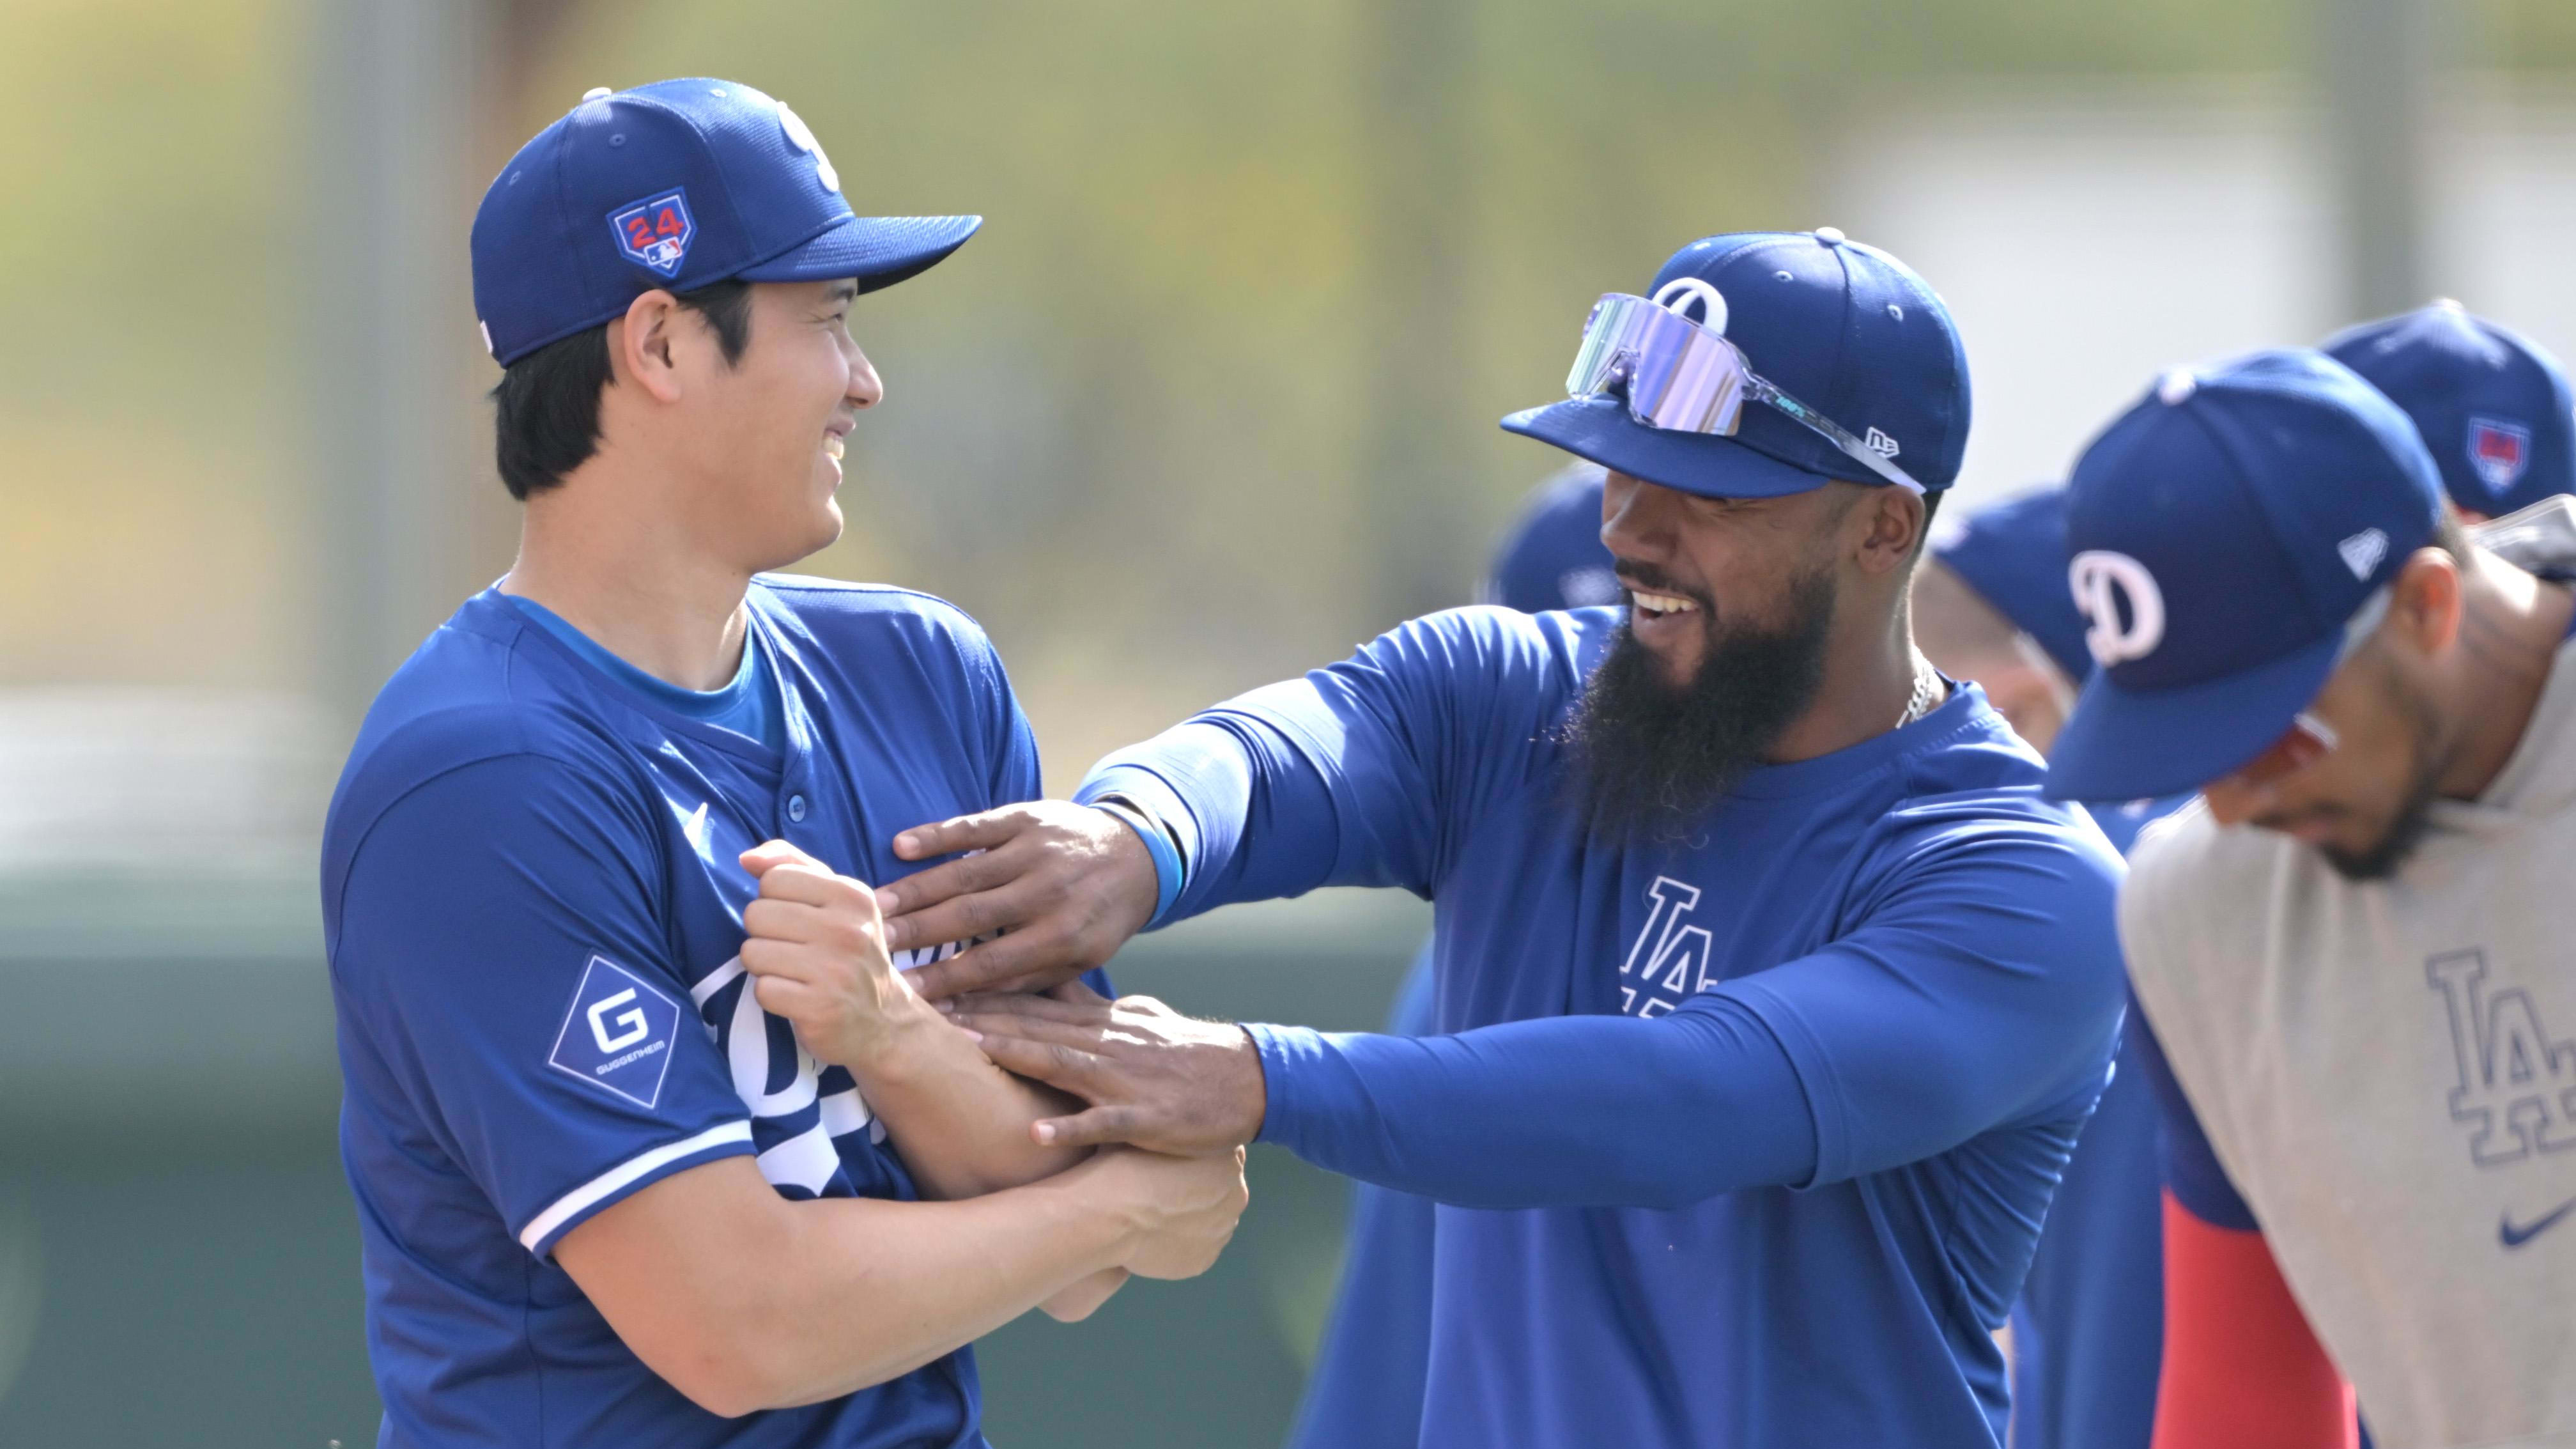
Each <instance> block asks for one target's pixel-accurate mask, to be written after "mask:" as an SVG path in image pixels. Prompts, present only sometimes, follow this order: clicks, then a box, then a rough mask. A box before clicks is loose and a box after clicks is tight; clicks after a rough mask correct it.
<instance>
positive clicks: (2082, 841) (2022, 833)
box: [1875, 698, 2123, 900]
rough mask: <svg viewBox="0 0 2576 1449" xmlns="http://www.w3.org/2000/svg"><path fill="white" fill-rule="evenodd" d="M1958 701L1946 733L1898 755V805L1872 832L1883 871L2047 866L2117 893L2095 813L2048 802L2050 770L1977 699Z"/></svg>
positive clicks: (2072, 880) (2113, 864)
mask: <svg viewBox="0 0 2576 1449" xmlns="http://www.w3.org/2000/svg"><path fill="white" fill-rule="evenodd" d="M1961 703H1962V707H1961V711H1960V716H1959V717H1958V718H1957V719H1956V720H1955V721H1953V722H1951V724H1950V727H1949V728H1947V729H1945V730H1942V731H1940V732H1938V733H1937V734H1935V735H1933V736H1932V737H1931V738H1929V739H1928V740H1926V741H1925V743H1923V744H1922V745H1920V746H1918V747H1917V748H1915V749H1913V750H1910V751H1907V752H1906V753H1905V755H1904V756H1903V757H1902V758H1901V761H1900V769H1901V776H1902V779H1901V784H1900V786H1899V788H1898V792H1897V793H1898V798H1897V799H1896V800H1895V801H1894V802H1893V803H1892V804H1890V805H1889V806H1888V808H1887V809H1886V811H1885V813H1884V814H1883V815H1882V816H1881V818H1880V820H1879V822H1878V824H1877V827H1876V832H1875V834H1876V839H1877V848H1878V852H1879V854H1880V856H1881V857H1882V859H1883V860H1885V861H1886V862H1887V864H1888V866H1889V868H1891V869H1896V870H1904V869H1908V868H1920V867H1939V868H1942V869H1952V868H1956V867H1958V866H1960V865H1963V864H1975V863H1980V862H1982V863H1991V864H1993V865H1995V866H1997V867H1998V868H2003V869H2009V870H2016V871H2018V870H2024V869H2028V868H2029V867H2030V866H2031V864H2032V863H2034V862H2036V861H2045V862H2047V864H2046V867H2045V869H2046V871H2047V873H2048V874H2049V875H2051V876H2053V877H2055V878H2057V879H2058V880H2060V881H2061V882H2064V883H2068V884H2076V885H2081V886H2083V887H2085V888H2087V889H2090V888H2093V887H2097V886H2098V887H2101V888H2102V889H2104V890H2105V891H2107V890H2113V889H2116V888H2117V886H2118V884H2119V881H2120V878H2121V876H2122V874H2123V866H2122V864H2121V860H2120V854H2119V852H2118V851H2117V850H2115V849H2113V848H2112V846H2111V842H2110V841H2109V840H2108V839H2107V838H2105V837H2104V835H2103V834H2102V829H2101V827H2100V826H2099V825H2097V824H2096V823H2095V822H2094V820H2093V817H2092V815H2091V814H2089V813H2088V812H2087V811H2086V810H2085V809H2084V807H2083V806H2081V805H2078V804H2076V803H2075V802H2073V801H2071V800H2056V799H2051V798H2050V797H2049V796H2048V795H2047V793H2046V792H2045V791H2044V790H2043V789H2042V788H2041V786H2042V784H2043V782H2044V781H2045V780H2046V778H2047V766H2046V765H2045V764H2043V763H2042V762H2041V760H2040V758H2039V757H2038V755H2036V754H2035V753H2033V752H2032V750H2031V748H2030V746H2029V745H2027V744H2025V743H2023V741H2022V739H2021V737H2020V736H2019V735H2016V734H2014V733H2013V732H2012V730H2011V728H2010V727H2009V726H2007V725H2006V724H2004V722H2003V719H2002V717H2001V716H2000V715H1998V714H1996V713H1995V712H1994V711H1993V709H1992V708H1991V707H1988V706H1986V705H1985V704H1984V702H1983V700H1982V698H1976V699H1969V700H1965V701H1962V702H1961ZM1938 722H1939V721H1938V719H1937V717H1936V719H1935V720H1930V721H1926V723H1938ZM2105 899H2106V900H2107V895H2106V897H2105Z"/></svg>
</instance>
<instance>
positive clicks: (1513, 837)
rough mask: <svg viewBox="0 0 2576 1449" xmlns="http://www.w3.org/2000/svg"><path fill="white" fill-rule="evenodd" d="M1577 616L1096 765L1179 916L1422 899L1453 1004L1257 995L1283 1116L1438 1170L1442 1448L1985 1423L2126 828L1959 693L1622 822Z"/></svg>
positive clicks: (2090, 1072) (1437, 1430)
mask: <svg viewBox="0 0 2576 1449" xmlns="http://www.w3.org/2000/svg"><path fill="white" fill-rule="evenodd" d="M1618 622H1619V615H1618V614H1617V612H1616V611H1614V610H1609V609H1592V610H1577V611H1572V612H1566V613H1550V614H1541V615H1536V616H1523V615H1518V614H1513V613H1510V612H1508V611H1503V610H1496V609H1470V610H1459V611H1454V612H1451V613H1445V614H1438V615H1433V616H1430V617H1429V618H1425V619H1421V620H1416V621H1414V622H1413V623H1410V624H1407V625H1405V626H1403V627H1401V628H1399V629H1396V630H1394V631H1392V632H1391V633H1389V634H1387V635H1385V636H1383V637H1381V638H1380V639H1378V640H1376V641H1374V642H1373V643H1371V644H1369V645H1368V646H1366V647H1365V648H1363V649H1362V650H1361V651H1360V653H1359V654H1358V655H1356V656H1355V657H1353V658H1352V659H1350V660H1347V661H1345V662H1343V663H1341V664H1338V665H1335V666H1332V667H1331V668H1327V669H1322V670H1317V671H1315V672H1314V673H1312V674H1310V675H1308V676H1306V677H1305V678H1304V679H1301V680H1296V681H1291V682H1288V683H1284V684H1279V685H1274V686H1271V687H1269V688H1266V689H1262V690H1257V691H1255V692H1253V693H1252V694H1249V695H1246V696H1243V697H1242V698H1240V699H1237V700H1234V701H1232V702H1230V703H1228V704H1225V705H1222V706H1219V707H1218V708H1216V709H1213V710H1210V711H1208V712H1206V713H1205V714H1202V715H1200V716H1199V717H1197V718H1196V719H1193V720H1191V721H1189V722H1187V723H1185V724H1183V725H1182V726H1180V727H1178V728H1177V729H1175V730H1173V731H1170V732H1168V733H1166V734H1165V735H1163V736H1161V737H1159V738H1157V739H1155V740H1153V741H1149V742H1147V743H1146V744H1144V745H1141V746H1138V747H1135V748H1133V749H1130V750H1126V751H1122V752H1120V753H1119V754H1117V755H1113V756H1112V757H1111V758H1110V759H1108V760H1106V761H1104V762H1103V763H1102V765H1101V766H1100V767H1099V768H1097V769H1096V770H1095V771H1094V772H1093V775H1092V777H1091V778H1090V779H1089V780H1087V781H1086V782H1085V784H1084V786H1083V789H1082V790H1081V792H1079V793H1080V797H1081V798H1086V799H1090V798H1097V797H1099V796H1101V795H1103V794H1108V793H1117V794H1122V795H1125V796H1127V797H1129V798H1130V799H1131V800H1134V801H1136V802H1138V803H1139V804H1141V805H1143V806H1144V807H1145V808H1146V809H1147V810H1148V811H1149V812H1150V813H1152V814H1154V815H1156V816H1157V817H1159V818H1160V819H1161V820H1162V821H1163V822H1164V823H1165V824H1166V825H1167V827H1168V828H1169V829H1170V830H1171V831H1172V833H1173V834H1174V836H1175V837H1176V839H1177V843H1178V844H1179V846H1180V848H1181V855H1182V857H1183V859H1184V860H1185V862H1186V865H1187V872H1188V874H1187V880H1186V883H1185V885H1184V887H1183V889H1182V891H1181V893H1180V896H1179V899H1178V900H1177V901H1176V903H1175V905H1174V908H1173V911H1172V916H1173V918H1179V917H1183V916H1187V915H1191V914H1195V913H1197V912H1201V911H1205V910H1209V909H1212V908H1214V907H1216V906H1219V905H1223V904H1226V903H1229V902H1233V901H1242V900H1252V899H1259V898H1265V897H1275V896H1286V895H1295V894H1299V893H1301V892H1303V891H1306V890H1309V889H1312V888H1314V887H1316V886H1320V885H1379V886H1395V887H1401V888H1404V889H1409V890H1413V891H1416V892H1419V893H1421V894H1423V895H1426V896H1428V897H1430V898H1431V899H1432V900H1433V901H1434V903H1435V908H1436V909H1435V916H1434V931H1433V956H1434V963H1435V971H1436V976H1437V995H1438V1011H1437V1017H1438V1024H1439V1027H1440V1029H1441V1031H1442V1032H1443V1033H1445V1034H1446V1035H1445V1036H1441V1037H1434V1038H1429V1039H1426V1040H1421V1041H1399V1040H1393V1039H1388V1038H1381V1037H1370V1036H1328V1035H1324V1034H1319V1033H1314V1032H1308V1031H1303V1030H1300V1029H1296V1028H1274V1027H1262V1028H1256V1029H1255V1033H1254V1034H1255V1037H1256V1040H1257V1041H1258V1042H1259V1044H1260V1046H1261V1048H1262V1062H1263V1068H1264V1070H1265V1072H1266V1074H1267V1077H1268V1083H1269V1101H1268V1116H1267V1119H1266V1121H1265V1124H1264V1127H1263V1136H1264V1138H1265V1139H1267V1140H1271V1141H1276V1142H1280V1143H1283V1144H1285V1145H1288V1146H1289V1147H1291V1148H1292V1149H1294V1150H1295V1151H1297V1152H1298V1153H1300V1154H1301V1155H1303V1156H1305V1157H1307V1158H1308V1159H1309V1160H1310V1161H1314V1162H1316V1163H1318V1164H1320V1165H1322V1166H1325V1167H1329V1168H1333V1169H1335V1170H1339V1171H1344V1172H1348V1173H1351V1174H1353V1175H1355V1176H1359V1177H1362V1178H1364V1179H1366V1180H1369V1181H1375V1182H1383V1183H1388V1184H1390V1185H1394V1186H1398V1187H1402V1188H1405V1189H1407V1190H1410V1191H1415V1192H1420V1193H1423V1194H1426V1195H1430V1196H1434V1197H1437V1198H1439V1199H1441V1200H1442V1202H1443V1203H1444V1206H1443V1207H1442V1209H1441V1216H1440V1224H1439V1233H1438V1245H1437V1249H1436V1254H1437V1257H1436V1265H1437V1266H1436V1270H1435V1290H1434V1303H1433V1322H1432V1347H1431V1364H1430V1373H1429V1378H1428V1381H1427V1385H1426V1389H1425V1403H1424V1409H1423V1422H1422V1442H1423V1443H1424V1444H1426V1445H1448V1444H1458V1445H1469V1444H1475V1445H1519V1444H1525V1445H1532V1446H1538V1445H1560V1444H1568V1443H1621V1444H1639V1445H1656V1444H1669V1445H1675V1446H1680V1445H1692V1446H1753V1445H1762V1446H1776V1445H1798V1444H1815V1445H1845V1444H1852V1443H1889V1444H1898V1443H1901V1444H1910V1445H1927V1446H1933V1445H1937V1446H1949V1445H1963V1446H1964V1445H1991V1444H1996V1443H2000V1442H2001V1437H2002V1433H2003V1425H2004V1397H2005V1396H2004V1388H2003V1365H2002V1361H2001V1359H2000V1356H1999V1355H1998V1353H1997V1351H1996V1349H1995V1347H1994V1344H1993V1342H1992V1339H1991V1337H1990V1333H1991V1330H1992V1329H1993V1328H1994V1326H1995V1325H1996V1324H1998V1323H1999V1322H2001V1320H2002V1317H2003V1314H2004V1310H2005V1306H2006V1304H2007V1303H2008V1302H2009V1301H2010V1299H2011V1298H2012V1295H2013V1293H2014V1292H2015V1290H2016V1289H2017V1288H2018V1286H2019V1283H2020V1280H2021V1276H2022V1274H2023V1272H2024V1270H2025V1269H2026V1267H2027V1265H2028V1262H2029V1258H2030V1252H2031V1245H2032V1242H2033V1239H2034V1238H2035V1236H2036V1234H2037V1231H2038V1226H2039V1222H2040V1219H2041V1216H2042V1214H2043V1213H2044V1212H2045V1210H2046V1207H2047V1203H2048V1197H2049V1194H2050V1192H2051V1190H2052V1189H2053V1187H2054V1185H2055V1183H2056V1180H2057V1176H2058V1173H2059V1171H2060V1170H2061V1169H2062V1167H2063V1166H2064V1163H2065V1160H2066V1156H2067V1152H2068V1150H2069V1148H2070V1147H2071V1145H2072V1143H2073V1141H2074V1139H2075V1133H2076V1130H2077V1128H2078V1127H2079V1126H2080V1125H2081V1124H2082V1122H2083V1120H2084V1117H2085V1114H2086V1113H2087V1112H2089V1111H2090V1110H2091V1107H2092V1104H2093V1102H2094V1099H2095V1098H2096V1096H2097V1095H2098V1094H2099V1093H2100V1091H2101V1088H2102V1083H2103V1079H2104V1075H2105V1071H2106V1067H2107V1064H2108V1061H2109V1058H2110V1052H2111V1046H2112V1042H2113V1039H2114V1036H2115V1034H2116V1032H2117V1028H2118V1022H2119V1017H2120V968H2119V958H2118V950H2117V945H2116V939H2115V935H2114V930H2113V925H2112V917H2111V900H2112V894H2113V890H2114V887H2115V883H2116V880H2117V875H2118V870H2119V866H2118V862H2117V857H2116V856H2115V855H2114V854H2113V853H2112V852H2111V850H2110V849H2109V847H2108V846H2107V844H2106V843H2105V842H2104V841H2103V840H2102V838H2101V835H2100V833H2099V832H2098V831H2097V830H2096V829H2095V828H2094V826H2093V825H2092V823H2091V822H2090V821H2089V819H2087V818H2086V817H2084V816H2083V815H2082V814H2081V813H2080V812H2079V811H2077V810H2075V809H2074V808H2072V807H2069V806H2064V805H2060V804H2056V803H2053V802H2049V801H2046V800H2044V799H2042V798H2040V796H2039V794H2038V790H2037V786H2038V783H2039V779H2040V773H2041V768H2040V765H2039V762H2038V760H2037V759H2036V758H2035V757H2034V756H2032V755H2031V754H2030V753H2029V751H2028V750H2027V749H2026V748H2025V747H2023V746H2022V745H2021V744H2020V743H2019V741H2018V740H2016V739H2014V738H2013V737H2012V735H2011V734H2010V733H2009V731H2008V730H2007V728H2006V727H2005V726H2004V724H2003V722H2002V720H2001V719H2000V718H1999V717H1998V716H1996V715H1995V714H1994V712H1993V711H1992V710H1991V709H1989V708H1988V707H1987V706H1986V704H1985V702H1984V700H1983V697H1982V696H1981V695H1980V694H1979V693H1978V691H1976V690H1975V689H1974V688H1973V687H1962V688H1960V689H1958V690H1956V691H1955V692H1954V693H1953V695H1952V697H1951V699H1950V700H1949V701H1948V702H1947V703H1945V704H1943V705H1942V706H1941V707H1939V708H1938V709H1936V710H1934V711H1933V712H1932V713H1931V714H1930V715H1929V716H1927V717H1926V718H1924V719H1922V720H1919V721H1917V722H1915V723H1914V724H1912V725H1909V726H1907V727H1905V728H1904V729H1901V730H1897V731H1893V732H1891V733H1888V734H1885V735H1881V736H1878V737H1876V738H1874V739H1871V740H1868V741H1865V742H1863V743H1861V744H1859V745H1856V746H1854V747H1852V748H1850V749H1847V750H1843V751H1839V752H1837V753H1835V754H1832V755H1828V756H1825V757H1822V758H1819V759H1814V760H1806V761H1801V762H1798V763H1794V764H1789V765H1782V766H1775V767H1767V768H1763V769H1759V770H1756V771H1755V772H1753V773H1752V774H1751V775H1750V776H1749V777H1747V778H1746V779H1745V780H1744V781H1743V782H1742V783H1741V784H1740V785H1739V786H1738V787H1737V788H1736V789H1735V791H1734V792H1733V793H1732V794H1731V795H1730V796H1729V797H1728V798H1727V799H1726V800H1725V801H1723V802H1721V803H1720V804H1719V805H1717V806H1716V807H1715V808H1714V809H1713V810H1712V811H1711V812H1710V814H1709V815H1708V816H1707V818H1706V819H1705V820H1704V821H1702V822H1700V823H1699V825H1698V826H1697V828H1695V829H1694V830H1693V831H1691V832H1690V833H1689V834H1688V836H1687V838H1685V839H1681V840H1677V841H1662V842H1659V841H1637V842H1625V843H1621V842H1613V841H1607V840H1604V839H1601V838H1597V837H1596V836H1595V835H1593V834H1592V833H1591V832H1590V831H1589V830H1588V828H1587V826H1586V821H1585V818H1584V816H1583V814H1582V812H1581V809H1580V805H1579V801H1578V797H1577V796H1576V794H1575V793H1574V787H1575V779H1574V775H1573V766H1572V761H1571V759H1570V756H1569V754H1568V752H1567V750H1566V748H1565V747H1564V746H1563V745H1562V744H1561V743H1560V742H1559V735H1560V727H1561V725H1562V723H1563V720H1564V716H1565V714H1566V711H1567V710H1568V709H1569V708H1570V707H1571V706H1572V705H1573V703H1574V702H1575V700H1576V699H1577V697H1578V696H1579V694H1580V691H1581V687H1582V681H1583V678H1584V676H1585V675H1586V673H1587V672H1588V671H1589V669H1590V667H1591V666H1592V665H1593V664H1594V663H1596V662H1597V661H1598V658H1599V656H1600V654H1601V652H1602V650H1603V649H1604V648H1605V647H1606V645H1607V644H1608V642H1609V640H1610V639H1611V638H1612V637H1613V635H1614V634H1615V631H1616V629H1617V626H1618Z"/></svg>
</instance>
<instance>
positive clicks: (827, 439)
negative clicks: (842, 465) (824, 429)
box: [823, 433, 847, 463]
mask: <svg viewBox="0 0 2576 1449" xmlns="http://www.w3.org/2000/svg"><path fill="white" fill-rule="evenodd" d="M846 446H847V445H846V444H844V443H843V442H842V441H841V435H840V434H838V433H825V434H824V435H823V456H824V457H826V458H829V459H831V460H832V461H833V462H835V463H837V462H839V461H841V454H842V452H843V451H844V450H845V449H846Z"/></svg>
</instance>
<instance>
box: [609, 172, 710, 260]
mask: <svg viewBox="0 0 2576 1449" xmlns="http://www.w3.org/2000/svg"><path fill="white" fill-rule="evenodd" d="M608 229H609V230H610V231H612V232H614V233H616V235H617V249H618V250H619V251H621V252H623V253H625V254H626V259H627V260H628V261H630V262H633V263H635V264H636V265H637V266H639V267H643V268H644V269H646V270H647V271H650V272H653V273H654V274H656V275H658V276H664V277H676V276H678V275H679V274H680V263H681V262H683V261H685V260H686V259H687V258H688V255H689V243H690V242H692V241H695V240H696V239H697V235H698V227H697V223H696V222H694V221H691V220H690V219H689V194H688V192H686V191H684V190H681V189H679V188H677V187H674V188H673V189H671V190H669V191H665V192H663V193H662V194H661V195H659V196H648V197H646V198H644V199H643V200H642V201H638V202H632V203H630V204H628V205H625V206H621V207H619V208H618V209H617V210H615V211H612V212H610V213H609V214H608Z"/></svg>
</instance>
